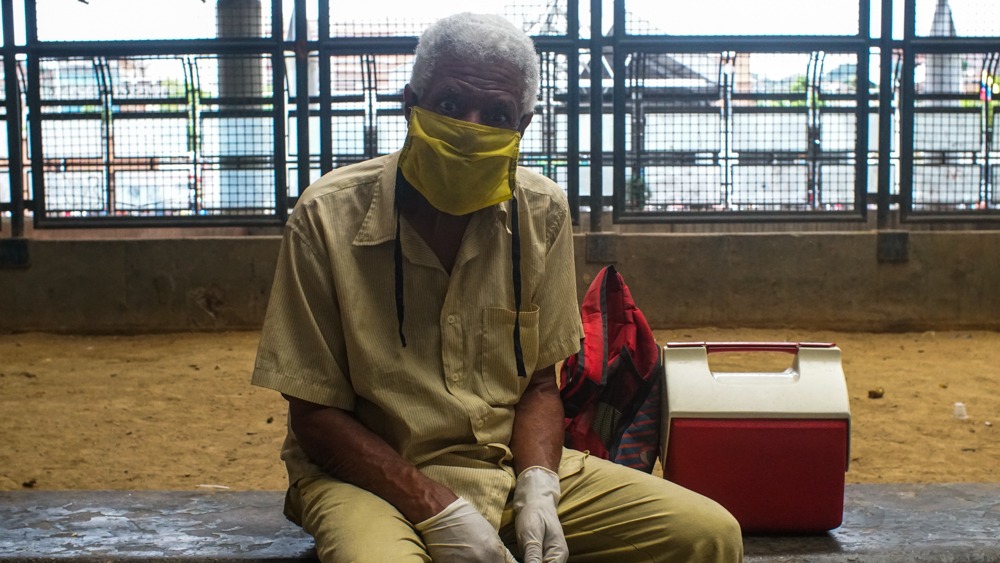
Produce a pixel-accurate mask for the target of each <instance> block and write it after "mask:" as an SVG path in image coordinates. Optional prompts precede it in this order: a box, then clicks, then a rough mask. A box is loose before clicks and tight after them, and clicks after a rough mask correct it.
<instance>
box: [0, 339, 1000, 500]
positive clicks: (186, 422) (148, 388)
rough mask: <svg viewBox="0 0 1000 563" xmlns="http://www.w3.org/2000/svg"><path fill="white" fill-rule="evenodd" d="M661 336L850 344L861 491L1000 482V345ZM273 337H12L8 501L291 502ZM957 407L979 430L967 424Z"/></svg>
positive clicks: (3, 371)
mask: <svg viewBox="0 0 1000 563" xmlns="http://www.w3.org/2000/svg"><path fill="white" fill-rule="evenodd" d="M656 334H657V340H658V342H660V343H666V342H667V341H677V340H683V341H691V340H699V341H826V342H834V343H836V344H837V345H838V346H839V347H840V348H841V350H842V351H843V368H844V373H845V375H846V378H847V384H848V389H849V394H850V400H851V411H852V417H853V428H852V436H851V454H850V456H851V466H850V471H849V472H848V473H847V479H848V482H854V483H887V482H912V483H934V482H998V481H1000V434H998V432H1000V428H997V424H1000V333H995V332H975V331H973V332H969V331H961V332H926V333H908V334H871V333H844V332H806V331H799V330H752V329H725V330H722V329H715V328H704V329H683V330H660V331H657V333H656ZM257 339H258V333H256V332H233V333H211V334H206V333H193V334H189V333H184V334H166V335H142V336H66V335H52V334H36V333H29V334H15V335H0V413H2V415H3V416H0V490H16V489H22V488H34V489H181V490H183V489H199V488H211V489H222V488H229V489H234V490H281V489H283V488H284V487H285V473H284V469H283V467H282V465H281V463H280V461H279V460H278V451H279V447H280V444H281V440H282V437H283V435H284V432H285V404H284V401H283V399H282V398H281V397H280V396H279V395H278V394H277V393H274V392H271V391H267V390H262V389H256V388H253V387H251V386H250V385H249V383H248V379H249V374H250V371H251V368H252V366H253V359H254V352H255V347H256V344H257ZM715 356H717V355H713V356H712V357H713V358H714V357H715ZM718 356H719V357H724V358H725V360H724V361H725V362H726V364H722V363H721V361H720V363H718V364H717V363H716V360H714V359H713V363H712V368H713V369H716V370H719V371H751V372H755V371H780V370H781V369H783V368H784V367H786V366H787V364H788V362H789V359H788V358H790V356H789V355H787V354H754V355H742V354H733V355H731V354H723V355H718ZM878 390H881V391H882V395H881V397H880V398H872V397H870V393H869V392H875V391H878ZM878 394H879V393H873V395H878ZM956 402H962V403H964V404H965V405H966V408H967V411H968V419H965V420H961V419H956V418H955V416H954V408H953V407H954V404H955V403H956Z"/></svg>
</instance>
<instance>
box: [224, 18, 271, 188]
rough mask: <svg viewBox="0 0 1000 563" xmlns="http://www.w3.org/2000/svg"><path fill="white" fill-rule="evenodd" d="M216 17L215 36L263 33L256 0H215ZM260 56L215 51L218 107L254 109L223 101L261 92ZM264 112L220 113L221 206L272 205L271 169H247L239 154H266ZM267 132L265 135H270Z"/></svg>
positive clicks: (253, 106) (269, 148)
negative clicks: (224, 114)
mask: <svg viewBox="0 0 1000 563" xmlns="http://www.w3.org/2000/svg"><path fill="white" fill-rule="evenodd" d="M216 19H217V22H218V23H217V26H218V28H217V29H218V37H219V39H247V38H257V37H261V34H262V30H263V14H262V9H261V2H260V0H218V4H217V6H216ZM264 68H265V67H264V64H263V58H262V57H261V56H260V55H257V54H250V55H244V54H239V55H226V54H224V55H220V56H219V96H220V97H222V98H223V100H224V102H223V105H222V107H221V108H220V109H222V110H230V111H232V110H236V111H239V110H241V109H242V110H257V109H259V106H258V105H257V104H241V103H238V102H237V103H233V102H226V101H225V100H226V99H230V100H231V99H233V98H236V99H239V98H257V99H259V98H261V97H263V96H264V83H265V82H264V81H265V79H266V78H267V77H266V76H265V72H264ZM266 119H268V118H266V117H248V116H224V117H220V118H219V119H218V127H219V135H218V138H219V147H218V154H219V155H220V157H221V159H220V170H219V191H220V193H219V205H220V206H221V207H222V208H231V207H236V208H239V207H260V206H262V205H273V200H274V187H273V186H274V173H273V171H271V170H255V169H249V168H247V166H246V165H245V164H243V163H241V158H242V157H250V156H260V155H262V154H264V155H267V154H270V153H271V152H273V151H272V150H271V147H263V146H261V144H262V143H263V142H264V141H265V137H264V136H263V135H262V133H263V132H264V131H268V130H270V129H269V128H265V129H263V130H262V128H263V127H264V126H263V124H262V123H260V121H263V120H266ZM270 138H271V136H267V139H270Z"/></svg>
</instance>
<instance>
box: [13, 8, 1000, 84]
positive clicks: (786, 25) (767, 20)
mask: <svg viewBox="0 0 1000 563" xmlns="http://www.w3.org/2000/svg"><path fill="white" fill-rule="evenodd" d="M24 1H25V0H15V2H14V4H15V12H18V13H21V12H23V2H24ZM273 1H281V2H284V9H285V14H286V17H288V15H289V14H290V13H291V8H292V0H273ZM513 1H514V0H476V2H475V3H474V4H473V3H471V2H470V1H469V0H432V1H428V0H425V1H414V0H362V1H358V0H332V1H331V4H332V5H331V10H332V11H333V12H334V14H335V19H336V20H339V21H363V22H371V21H387V20H389V19H390V18H391V19H392V20H393V21H398V20H400V19H416V20H419V21H432V20H434V19H437V18H439V17H441V16H444V15H447V14H451V13H455V12H458V11H463V10H469V9H472V10H475V11H480V12H503V11H504V7H505V6H507V5H508V4H511V3H512V2H513ZM87 2H88V4H84V3H82V2H80V1H79V0H37V12H38V19H39V22H40V25H39V34H40V37H41V39H43V40H50V41H51V40H73V39H83V40H95V39H96V40H99V39H104V38H115V39H164V38H171V39H173V38H191V37H193V38H209V37H214V35H215V9H216V0H206V1H202V0H87ZM936 2H937V0H917V14H918V20H917V25H918V33H920V34H927V33H928V32H929V27H930V22H931V19H932V16H933V13H934V6H935V4H936ZM949 2H950V5H951V8H952V14H953V18H954V21H955V26H956V28H957V29H958V32H959V34H960V35H964V36H989V35H997V34H1000V0H949ZM543 3H546V0H530V5H532V6H539V5H542V4H543ZM562 3H563V4H564V5H565V0H562ZM872 3H873V13H872V20H873V35H876V36H877V35H879V31H880V24H879V23H878V22H879V12H880V8H881V0H872ZM895 3H896V4H897V6H896V10H897V12H898V13H896V14H895V18H894V35H895V36H897V37H900V36H901V35H902V8H903V0H895ZM264 4H265V6H267V4H268V3H267V2H265V3H264ZM307 4H308V5H309V6H310V11H312V12H313V17H315V10H316V8H315V6H316V0H308V1H307ZM589 6H590V2H589V0H581V2H580V11H581V17H580V19H581V22H582V25H581V29H584V30H585V29H586V28H587V27H588V26H589V24H590V16H589ZM603 6H604V7H603V8H602V9H603V20H604V22H605V28H608V27H610V26H611V25H612V23H613V16H614V14H613V3H612V1H611V0H604V1H603ZM625 7H626V9H627V10H628V11H629V12H630V13H632V14H633V15H634V16H635V17H636V18H637V19H642V20H645V21H648V22H649V23H650V24H651V25H652V26H653V27H654V28H656V29H657V30H658V31H660V32H663V33H669V34H680V35H750V34H760V35H768V34H804V35H823V34H830V35H851V34H854V33H856V32H857V0H697V1H692V0H626V4H625ZM265 9H266V10H267V9H269V7H265ZM762 15H766V17H761V16H762ZM19 42H23V31H22V33H21V34H20V37H19ZM875 62H877V61H875ZM828 64H830V61H829V60H828ZM781 66H782V65H781V61H776V62H775V67H774V68H772V69H764V68H761V69H758V70H757V72H761V71H763V72H766V73H768V74H775V75H779V76H784V75H787V74H788V72H792V71H787V72H786V69H784V68H781ZM796 70H797V71H798V72H801V69H798V68H796Z"/></svg>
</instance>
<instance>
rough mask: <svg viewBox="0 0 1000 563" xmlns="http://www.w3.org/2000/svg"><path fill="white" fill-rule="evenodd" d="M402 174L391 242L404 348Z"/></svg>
mask: <svg viewBox="0 0 1000 563" xmlns="http://www.w3.org/2000/svg"><path fill="white" fill-rule="evenodd" d="M402 176H403V174H402V172H401V171H397V173H396V193H395V198H394V201H393V207H394V208H395V210H396V239H395V241H394V242H393V252H392V258H393V275H394V277H395V282H396V283H395V288H396V322H397V323H399V343H400V344H402V345H403V348H406V336H405V335H404V334H403V243H402V241H401V240H400V238H399V196H400V193H401V190H400V183H401V179H402Z"/></svg>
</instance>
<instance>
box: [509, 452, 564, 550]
mask: <svg viewBox="0 0 1000 563" xmlns="http://www.w3.org/2000/svg"><path fill="white" fill-rule="evenodd" d="M559 496H560V489H559V475H557V474H556V473H554V472H552V471H550V470H548V469H546V468H544V467H529V468H527V469H525V470H524V471H522V472H521V474H520V475H518V476H517V486H516V488H515V489H514V529H515V530H516V532H517V544H518V545H520V546H521V549H523V550H524V563H542V562H545V563H548V562H549V561H555V562H557V563H564V562H565V561H566V560H567V559H568V558H569V548H568V547H567V546H566V537H565V536H564V535H563V529H562V524H560V523H559V515H558V514H557V513H556V507H557V506H558V505H559Z"/></svg>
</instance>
